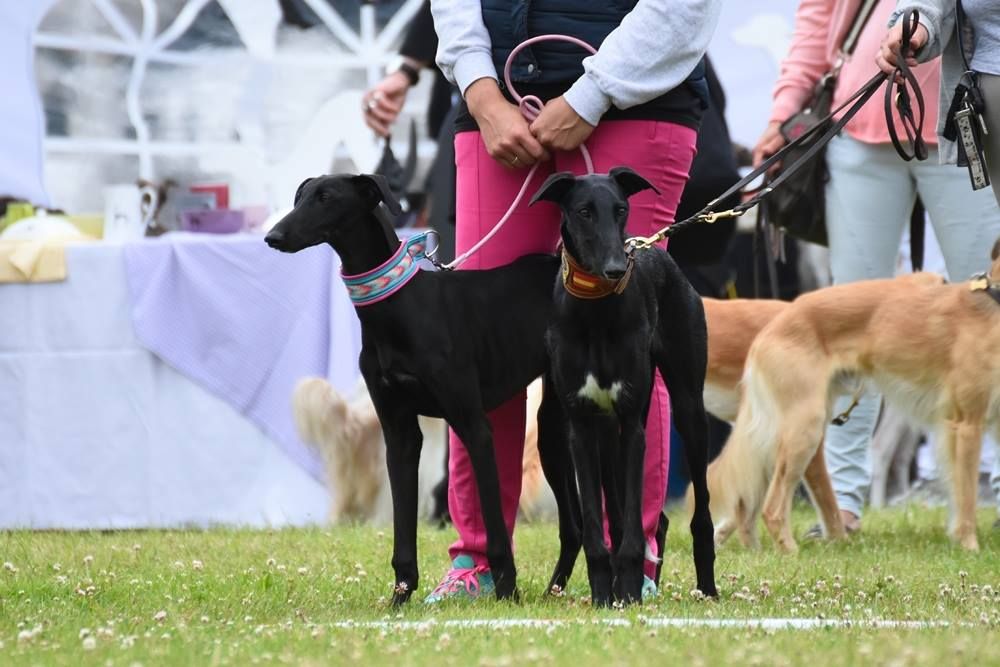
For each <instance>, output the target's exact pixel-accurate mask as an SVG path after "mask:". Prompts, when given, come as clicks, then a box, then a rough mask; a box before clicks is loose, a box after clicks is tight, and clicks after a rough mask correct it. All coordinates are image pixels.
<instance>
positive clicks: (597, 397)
mask: <svg viewBox="0 0 1000 667" xmlns="http://www.w3.org/2000/svg"><path fill="white" fill-rule="evenodd" d="M621 391H622V383H621V382H612V383H611V387H610V388H609V389H604V388H602V387H601V386H600V385H599V384H597V379H596V378H595V377H594V375H593V374H592V373H587V381H586V382H585V383H584V384H583V386H582V387H580V391H578V392H576V395H577V396H579V397H580V398H586V399H587V400H589V401H591V402H593V403H594V404H596V405H597V407H599V408H601V409H602V410H604V411H605V412H611V411H612V410H613V409H614V405H615V403H616V402H617V401H618V396H619V394H621Z"/></svg>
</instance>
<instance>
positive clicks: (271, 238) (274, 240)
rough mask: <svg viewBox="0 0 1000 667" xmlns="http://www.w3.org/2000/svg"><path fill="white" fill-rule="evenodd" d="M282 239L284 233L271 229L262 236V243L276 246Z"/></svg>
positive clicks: (283, 238)
mask: <svg viewBox="0 0 1000 667" xmlns="http://www.w3.org/2000/svg"><path fill="white" fill-rule="evenodd" d="M284 240H285V235H284V233H282V232H279V231H278V230H276V229H272V230H271V231H269V232H268V233H267V236H265V237H264V243H266V244H267V245H269V246H271V247H272V248H277V247H278V246H280V245H281V244H282V242H284Z"/></svg>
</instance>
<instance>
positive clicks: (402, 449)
mask: <svg viewBox="0 0 1000 667" xmlns="http://www.w3.org/2000/svg"><path fill="white" fill-rule="evenodd" d="M382 429H383V432H384V434H385V462H386V467H387V468H388V470H389V487H390V489H391V491H392V514H393V518H392V532H393V545H392V569H393V570H394V571H395V573H396V585H395V587H394V589H393V594H392V604H393V605H394V606H395V605H400V604H402V603H404V602H406V601H407V600H409V599H410V596H411V595H412V594H413V591H415V590H416V589H417V581H418V572H417V521H418V518H417V504H418V501H419V490H418V484H419V479H420V474H419V472H420V448H421V447H422V445H423V434H422V433H421V431H420V425H419V423H418V421H417V416H416V414H413V415H394V416H393V417H391V418H390V419H389V420H383V422H382Z"/></svg>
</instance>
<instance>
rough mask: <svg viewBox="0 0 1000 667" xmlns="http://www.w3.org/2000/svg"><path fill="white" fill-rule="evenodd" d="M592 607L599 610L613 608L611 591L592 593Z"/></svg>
mask: <svg viewBox="0 0 1000 667" xmlns="http://www.w3.org/2000/svg"><path fill="white" fill-rule="evenodd" d="M590 605H591V606H592V607H596V608H598V609H608V608H610V607H611V591H610V590H606V591H594V590H591V592H590Z"/></svg>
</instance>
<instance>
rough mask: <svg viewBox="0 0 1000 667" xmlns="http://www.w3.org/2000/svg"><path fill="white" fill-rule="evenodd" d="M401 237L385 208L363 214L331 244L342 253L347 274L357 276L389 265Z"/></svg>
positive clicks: (342, 260)
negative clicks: (397, 233)
mask: <svg viewBox="0 0 1000 667" xmlns="http://www.w3.org/2000/svg"><path fill="white" fill-rule="evenodd" d="M399 243H400V241H399V237H398V236H396V230H395V229H393V227H392V222H391V221H389V220H388V219H387V217H386V216H385V214H384V213H383V211H382V210H381V208H376V209H375V210H373V211H372V212H371V213H368V214H366V215H364V216H362V217H361V218H360V219H359V220H358V222H357V224H354V225H350V226H349V229H348V231H347V233H346V234H341V235H339V237H338V238H337V239H336V240H331V241H330V245H331V246H333V249H334V250H335V251H336V252H337V254H338V255H340V261H341V263H342V264H343V270H344V273H345V274H346V275H349V276H356V275H358V274H361V273H366V272H368V271H371V270H372V269H374V268H376V267H378V266H381V265H382V264H385V263H386V262H387V261H389V258H390V257H392V255H393V253H395V252H396V250H397V249H398V248H399Z"/></svg>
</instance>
